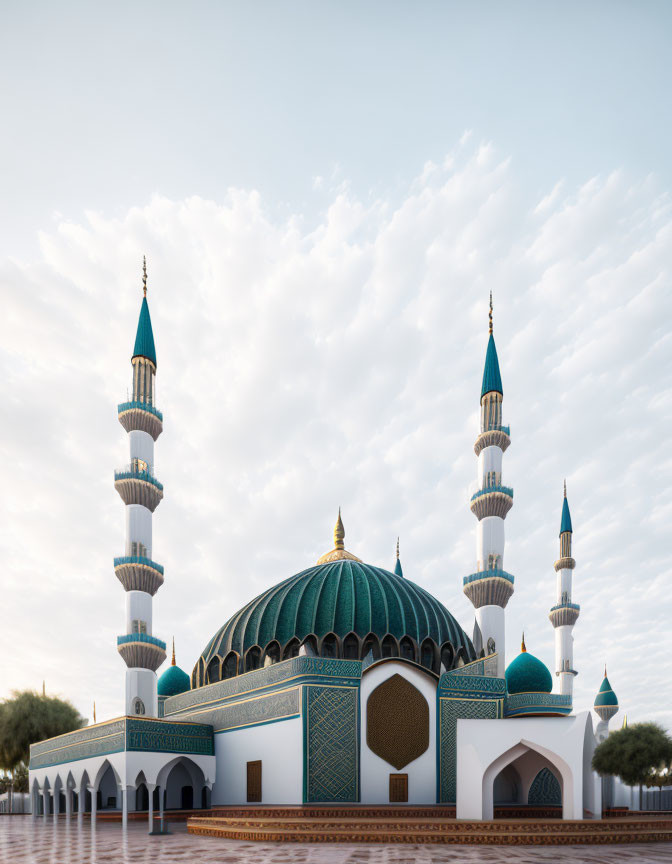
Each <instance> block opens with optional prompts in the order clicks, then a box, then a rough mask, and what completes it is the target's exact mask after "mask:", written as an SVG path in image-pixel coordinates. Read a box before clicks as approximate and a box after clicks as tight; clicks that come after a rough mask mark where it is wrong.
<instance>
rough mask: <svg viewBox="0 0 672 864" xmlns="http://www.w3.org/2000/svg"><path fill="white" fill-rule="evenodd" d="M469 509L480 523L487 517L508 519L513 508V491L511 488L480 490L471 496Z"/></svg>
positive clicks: (492, 487) (501, 487)
mask: <svg viewBox="0 0 672 864" xmlns="http://www.w3.org/2000/svg"><path fill="white" fill-rule="evenodd" d="M469 507H470V509H471V512H472V513H473V514H474V516H476V517H477V519H478V520H479V522H480V520H481V519H484V518H485V517H486V516H499V518H500V519H506V514H507V513H508V512H509V510H510V509H511V508H512V507H513V489H511V487H510V486H488V487H486V488H485V489H479V490H478V492H475V493H474V494H473V495H472V496H471V503H470V505H469Z"/></svg>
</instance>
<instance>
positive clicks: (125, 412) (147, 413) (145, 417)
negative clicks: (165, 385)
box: [117, 401, 163, 441]
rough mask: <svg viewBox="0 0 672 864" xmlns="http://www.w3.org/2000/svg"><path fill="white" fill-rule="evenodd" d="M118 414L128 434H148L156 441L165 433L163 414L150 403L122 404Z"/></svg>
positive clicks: (134, 402)
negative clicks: (137, 432)
mask: <svg viewBox="0 0 672 864" xmlns="http://www.w3.org/2000/svg"><path fill="white" fill-rule="evenodd" d="M117 413H118V415H119V422H120V423H121V425H122V426H123V427H124V429H125V430H126V431H127V432H134V431H136V430H137V431H140V432H147V434H148V435H151V436H152V438H153V439H154V440H155V441H156V439H157V438H158V437H159V435H160V434H161V432H163V414H162V413H161V412H160V411H159V410H158V408H155V407H154V406H153V405H150V404H149V402H137V401H133V402H122V403H121V405H118V406H117Z"/></svg>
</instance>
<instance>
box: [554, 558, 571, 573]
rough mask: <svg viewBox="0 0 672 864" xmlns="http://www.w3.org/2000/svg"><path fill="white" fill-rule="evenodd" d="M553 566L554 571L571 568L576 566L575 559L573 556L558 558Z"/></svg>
mask: <svg viewBox="0 0 672 864" xmlns="http://www.w3.org/2000/svg"><path fill="white" fill-rule="evenodd" d="M553 566H554V567H555V572H556V573H557V572H558V570H573V569H574V568H575V567H576V561H575V560H574V559H573V558H558V560H557V561H556V562H555V564H554V565H553Z"/></svg>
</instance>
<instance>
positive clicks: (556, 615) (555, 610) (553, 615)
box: [548, 603, 581, 627]
mask: <svg viewBox="0 0 672 864" xmlns="http://www.w3.org/2000/svg"><path fill="white" fill-rule="evenodd" d="M580 611H581V607H580V606H579V605H578V603H558V605H557V606H552V607H551V611H550V614H549V616H548V617H549V620H550V622H551V624H552V625H553V626H554V627H562V626H564V625H566V624H568V625H569V626H572V625H574V624H576V620H577V618H578V617H579V612H580Z"/></svg>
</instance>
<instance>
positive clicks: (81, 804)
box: [77, 783, 86, 826]
mask: <svg viewBox="0 0 672 864" xmlns="http://www.w3.org/2000/svg"><path fill="white" fill-rule="evenodd" d="M85 807H86V786H84V785H83V784H82V783H80V784H79V789H78V790H77V822H78V824H79V825H80V826H81V825H82V824H83V823H84V808H85Z"/></svg>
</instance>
